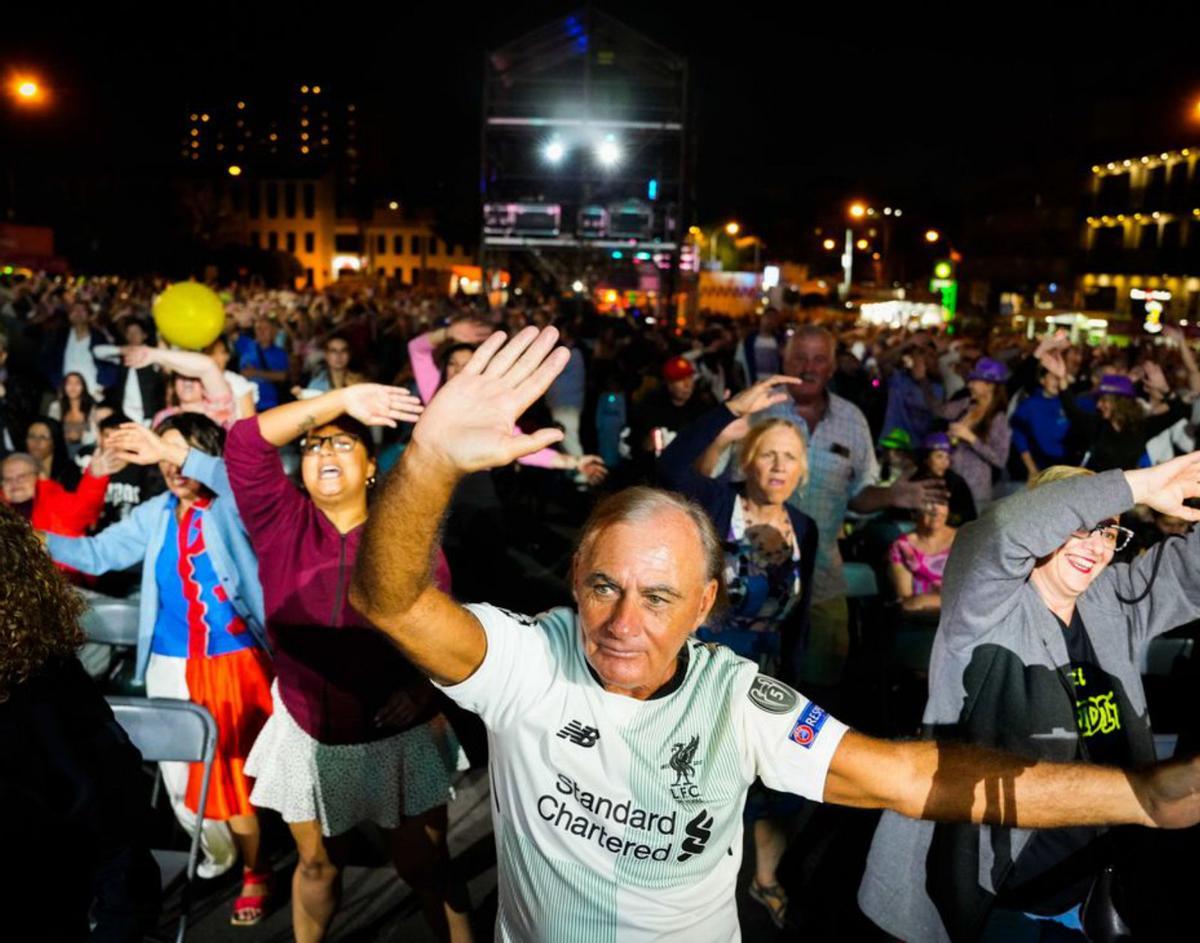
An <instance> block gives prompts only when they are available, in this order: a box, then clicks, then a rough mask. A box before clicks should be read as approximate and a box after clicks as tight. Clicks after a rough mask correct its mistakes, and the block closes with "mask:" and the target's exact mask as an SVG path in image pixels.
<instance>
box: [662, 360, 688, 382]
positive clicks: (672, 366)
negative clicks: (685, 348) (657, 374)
mask: <svg viewBox="0 0 1200 943" xmlns="http://www.w3.org/2000/svg"><path fill="white" fill-rule="evenodd" d="M662 372H663V378H664V379H666V380H668V381H669V382H672V383H673V382H675V381H676V380H686V379H687V378H688V377H694V376H695V375H696V368H695V367H693V366H692V362H691V361H690V360H688V359H687V358H685V357H672V358H671V359H670V360H668V361H667V362H666V363H665V364H663V371H662Z"/></svg>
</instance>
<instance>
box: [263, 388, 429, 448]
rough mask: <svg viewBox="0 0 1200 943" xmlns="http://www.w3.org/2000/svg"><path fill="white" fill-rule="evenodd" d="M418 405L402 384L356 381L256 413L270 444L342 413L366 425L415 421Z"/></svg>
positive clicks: (295, 436) (289, 438) (282, 442)
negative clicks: (383, 384)
mask: <svg viewBox="0 0 1200 943" xmlns="http://www.w3.org/2000/svg"><path fill="white" fill-rule="evenodd" d="M421 409H422V406H421V401H420V400H419V399H418V398H417V397H415V396H413V395H412V394H410V393H409V392H408V390H406V389H405V388H404V387H402V386H382V385H380V384H378V383H355V384H354V385H353V386H345V387H342V388H341V389H340V390H330V391H329V392H328V393H322V394H321V395H320V396H314V397H313V398H312V399H301V400H295V401H294V402H291V403H284V404H283V405H282V406H276V407H275V408H274V409H268V410H267V411H266V412H265V413H259V416H258V431H259V435H261V436H262V437H263V438H264V439H266V440H267V441H268V442H270V443H271V444H272V445H274V446H281V445H287V444H288V443H289V442H291V441H292V440H293V439H298V438H299V437H300V436H302V435H304V433H306V432H308V431H309V430H310V429H318V428H320V427H321V426H324V425H328V424H329V423H331V422H333V421H334V420H335V419H337V417H338V416H342V415H345V414H349V415H351V416H353V417H354V418H355V419H360V420H362V421H363V422H364V423H365V424H366V425H368V426H390V427H391V428H393V429H394V428H395V427H396V423H397V422H416V420H417V417H418V416H419V415H420V414H421Z"/></svg>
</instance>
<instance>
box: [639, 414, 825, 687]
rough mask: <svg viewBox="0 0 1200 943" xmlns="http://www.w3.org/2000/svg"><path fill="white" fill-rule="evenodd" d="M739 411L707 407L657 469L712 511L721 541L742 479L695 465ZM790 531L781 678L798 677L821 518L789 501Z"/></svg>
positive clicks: (665, 479) (681, 433)
mask: <svg viewBox="0 0 1200 943" xmlns="http://www.w3.org/2000/svg"><path fill="white" fill-rule="evenodd" d="M736 418H737V417H736V416H734V414H733V413H732V412H730V411H729V409H728V407H726V406H718V407H717V408H716V409H712V410H709V411H708V412H707V413H705V414H704V415H702V416H701V417H700V418H699V419H697V420H695V421H694V422H691V423H689V424H688V425H686V426H684V427H683V428H682V429H681V430H679V434H678V435H677V436H676V437H675V439H674V441H672V442H671V444H670V445H669V446H667V448H666V450H665V451H664V452H663V453H662V455H661V456H659V459H658V471H659V475H660V476H661V478H662V480H663V483H664V484H665V485H666V486H667V487H668V488H670V489H672V490H674V491H678V492H679V493H680V494H682V495H684V496H685V497H687V498H690V499H691V500H693V501H695V502H696V503H697V504H699V505H700V506H701V507H702V508H704V510H705V512H706V513H707V514H708V517H709V519H710V520H711V521H712V522H713V526H714V527H715V528H716V531H717V537H718V538H720V540H721V542H722V544H724V543H725V542H726V538H727V537H728V534H729V524H730V522H731V521H732V520H733V508H734V504H735V503H736V502H737V500H738V497H739V495H740V493H741V487H740V486H739V485H735V484H731V483H730V482H726V481H719V480H717V479H714V478H707V477H705V476H704V475H702V474H700V472H698V471H696V469H695V467H694V465H695V462H696V460H697V459H698V458H700V456H701V455H703V454H704V450H705V449H706V448H708V446H709V445H710V444H711V443H712V442H713V440H714V439H716V437H717V436H718V435H720V434H721V430H722V429H724V428H725V427H726V426H727V425H729V424H730V423H731V422H733V421H734V420H735V419H736ZM784 509H785V510H786V511H787V514H788V518H789V519H790V520H791V522H792V532H793V533H794V534H795V535H796V542H797V544H798V545H799V547H800V602H799V604H798V605H796V607H795V608H794V609H793V610H792V612H791V614H790V615H789V616H788V617H787V618H786V619H785V620H784V622H783V624H782V625H781V626H780V627H779V635H780V662H781V674H782V675H783V677H782V679H781V680H783V681H787V682H789V683H791V682H793V681H795V680H796V679H797V675H798V672H799V665H800V656H801V655H802V654H803V652H804V647H805V645H806V644H807V642H808V628H809V608H810V605H811V601H812V583H813V564H814V563H815V561H816V558H817V523H816V521H814V520H813V519H812V518H811V517H809V516H808V515H807V514H805V513H804V512H803V511H799V510H797V509H796V508H794V507H792V506H791V505H790V504H785V505H784Z"/></svg>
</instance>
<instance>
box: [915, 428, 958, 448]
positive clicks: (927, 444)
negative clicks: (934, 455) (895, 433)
mask: <svg viewBox="0 0 1200 943" xmlns="http://www.w3.org/2000/svg"><path fill="white" fill-rule="evenodd" d="M921 448H923V449H924V450H925V451H926V452H949V451H950V450H951V449H952V446H951V445H950V436H948V435H946V433H944V432H931V433H929V435H927V436H925V438H924V439H922V440H921Z"/></svg>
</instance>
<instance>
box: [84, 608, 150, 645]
mask: <svg viewBox="0 0 1200 943" xmlns="http://www.w3.org/2000/svg"><path fill="white" fill-rule="evenodd" d="M138 609H139V606H138V603H137V601H136V600H129V599H111V598H107V597H96V598H93V600H92V604H91V606H90V607H88V610H87V612H85V613H84V614H83V618H82V619H81V620H80V624H81V626H82V627H83V634H84V635H86V636H87V638H88V641H89V642H101V643H103V644H105V645H126V646H129V647H130V648H135V647H136V646H137V641H138Z"/></svg>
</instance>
